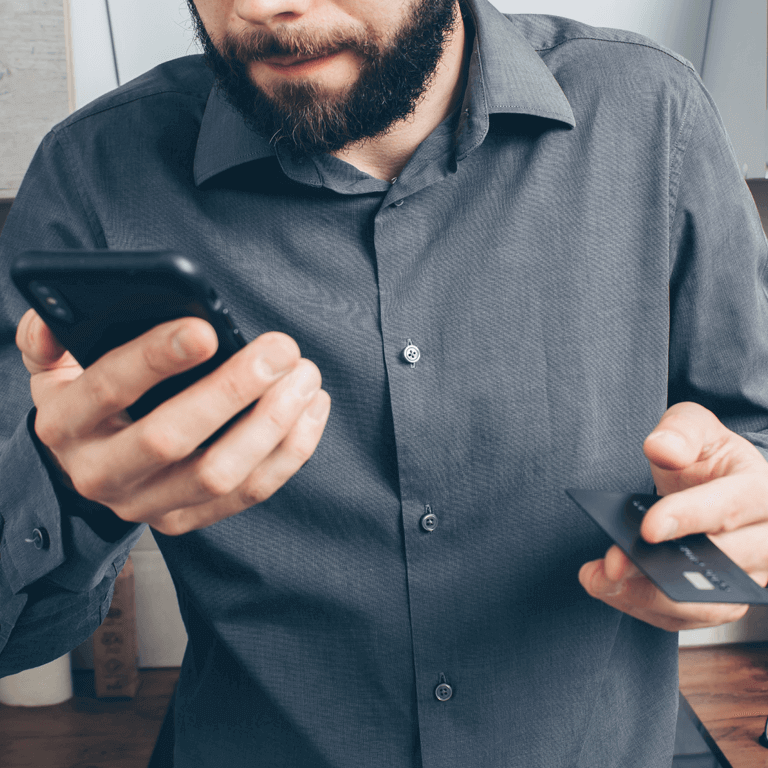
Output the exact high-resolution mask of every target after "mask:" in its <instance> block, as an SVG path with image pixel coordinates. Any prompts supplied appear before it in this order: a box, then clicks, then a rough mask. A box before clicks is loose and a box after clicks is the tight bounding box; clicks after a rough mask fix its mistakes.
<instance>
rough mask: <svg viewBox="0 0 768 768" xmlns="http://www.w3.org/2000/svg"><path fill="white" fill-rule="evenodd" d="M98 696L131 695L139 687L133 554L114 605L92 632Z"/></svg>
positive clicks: (118, 583)
mask: <svg viewBox="0 0 768 768" xmlns="http://www.w3.org/2000/svg"><path fill="white" fill-rule="evenodd" d="M93 670H94V676H95V685H96V696H97V697H99V698H122V697H128V698H132V697H133V696H135V695H136V691H137V690H138V687H139V636H138V628H137V625H136V595H135V590H134V576H133V561H132V560H131V556H130V555H129V556H128V559H127V560H126V562H125V565H124V566H123V570H122V571H120V573H119V574H118V576H117V579H116V580H115V592H114V595H113V597H112V605H111V606H110V608H109V613H108V614H107V617H106V618H105V619H104V622H103V623H102V625H101V626H100V627H99V628H98V629H97V630H96V631H95V632H94V633H93Z"/></svg>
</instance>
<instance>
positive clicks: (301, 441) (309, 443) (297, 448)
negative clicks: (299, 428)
mask: <svg viewBox="0 0 768 768" xmlns="http://www.w3.org/2000/svg"><path fill="white" fill-rule="evenodd" d="M316 447H317V441H316V440H313V439H311V438H310V437H308V436H307V435H301V436H298V437H295V438H293V439H291V440H288V441H286V442H285V450H286V451H287V453H288V455H289V456H290V457H291V458H292V459H294V461H295V462H296V463H298V464H299V465H303V464H306V462H307V461H309V459H310V457H311V456H312V454H313V453H314V452H315V448H316Z"/></svg>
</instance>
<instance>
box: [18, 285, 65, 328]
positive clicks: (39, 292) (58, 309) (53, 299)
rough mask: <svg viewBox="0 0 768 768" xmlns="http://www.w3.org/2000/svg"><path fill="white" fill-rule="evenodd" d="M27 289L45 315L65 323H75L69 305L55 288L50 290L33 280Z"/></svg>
mask: <svg viewBox="0 0 768 768" xmlns="http://www.w3.org/2000/svg"><path fill="white" fill-rule="evenodd" d="M29 289H30V290H31V291H32V293H33V294H34V295H35V296H36V297H37V300H38V301H39V302H40V306H41V307H42V308H43V310H44V311H45V312H46V313H47V314H49V315H51V316H52V317H55V318H56V319H57V320H62V321H63V322H65V323H73V322H74V321H75V318H74V316H73V314H72V310H71V309H70V308H69V305H68V304H67V302H66V301H65V300H64V297H63V296H62V295H61V294H60V293H59V292H58V291H57V290H56V289H55V288H50V287H49V286H47V285H45V284H44V283H40V282H38V281H37V280H33V281H32V282H31V283H30V284H29Z"/></svg>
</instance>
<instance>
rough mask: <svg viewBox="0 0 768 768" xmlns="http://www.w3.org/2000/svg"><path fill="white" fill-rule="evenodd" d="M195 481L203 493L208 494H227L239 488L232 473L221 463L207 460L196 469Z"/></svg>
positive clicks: (214, 495)
mask: <svg viewBox="0 0 768 768" xmlns="http://www.w3.org/2000/svg"><path fill="white" fill-rule="evenodd" d="M194 477H195V482H196V483H197V486H198V488H199V489H200V491H202V493H204V494H205V495H207V496H212V497H220V496H227V495H228V494H230V493H232V491H234V490H235V488H237V485H238V482H237V479H236V478H235V477H233V475H232V473H230V472H227V470H226V469H225V468H224V467H222V466H221V464H218V463H215V462H211V461H206V462H200V464H198V466H197V467H196V469H195V474H194Z"/></svg>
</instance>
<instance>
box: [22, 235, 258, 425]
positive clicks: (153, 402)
mask: <svg viewBox="0 0 768 768" xmlns="http://www.w3.org/2000/svg"><path fill="white" fill-rule="evenodd" d="M11 277H12V279H13V281H14V283H15V285H16V287H17V288H18V289H19V291H21V293H22V294H23V296H24V297H25V298H26V299H27V301H29V303H30V304H31V305H32V306H33V307H34V308H35V309H36V310H37V312H38V313H39V314H40V316H41V317H42V318H43V320H44V321H45V322H46V324H47V325H48V326H49V327H50V329H51V331H52V332H53V334H54V336H55V337H56V338H57V339H58V341H59V343H60V344H62V346H64V347H65V348H66V349H67V350H69V351H70V352H71V353H72V355H73V356H74V358H75V359H76V360H77V361H78V362H79V363H80V365H82V366H83V368H86V367H87V366H89V365H91V364H92V363H94V362H95V361H96V360H98V359H99V358H100V357H101V356H102V355H103V354H105V353H106V352H108V351H109V350H110V349H113V348H115V347H118V346H120V345H122V344H125V343H126V342H128V341H130V340H131V339H133V338H135V337H136V336H140V335H141V334H142V333H144V332H145V331H148V330H149V329H150V328H152V327H154V326H155V325H158V324H160V323H164V322H166V321H168V320H175V319H177V318H180V317H192V316H194V317H200V318H202V319H203V320H206V321H207V322H209V323H210V324H211V325H212V326H213V327H214V329H215V330H216V334H217V336H218V339H219V347H218V350H217V352H216V354H215V355H214V356H213V357H212V358H210V359H209V360H207V361H206V362H204V363H202V364H201V365H198V366H196V367H195V368H192V369H191V370H189V371H185V372H184V373H180V374H178V375H176V376H172V377H171V378H168V379H165V380H164V381H162V382H160V383H159V384H157V385H156V386H154V387H153V388H152V389H150V390H149V391H147V392H146V393H144V395H142V397H141V398H139V400H137V401H136V402H135V403H134V404H133V405H131V406H129V408H128V409H127V410H128V413H129V414H130V416H131V418H133V419H134V420H136V419H140V418H141V417H142V416H144V415H145V414H147V413H149V412H150V411H151V410H152V409H153V408H155V407H156V406H157V405H159V404H160V403H161V402H163V401H164V400H167V399H168V398H169V397H173V395H175V394H177V393H178V392H180V391H181V390H183V389H184V388H186V387H188V386H189V385H190V384H192V383H193V382H195V381H197V380H198V379H200V378H202V377H203V376H205V375H206V374H208V373H210V372H211V371H213V370H214V369H215V368H217V367H218V366H219V365H220V364H221V363H222V362H224V360H226V359H227V358H228V357H230V356H231V355H233V354H234V353H235V352H237V351H238V350H239V349H241V348H242V347H244V346H245V343H246V342H245V340H244V339H243V338H242V336H241V334H240V331H239V330H238V329H237V327H236V326H235V324H234V322H233V321H232V319H231V318H230V316H229V312H228V311H227V309H226V308H225V307H223V306H222V303H221V300H220V299H219V297H218V296H217V294H216V291H215V290H214V288H213V286H212V285H211V284H210V283H209V282H208V281H207V280H206V279H205V278H204V277H203V275H202V274H201V272H200V269H199V267H198V266H197V265H196V264H195V263H194V262H193V261H192V260H191V259H189V258H187V257H186V256H182V255H181V254H178V253H175V252H173V251H146V252H142V251H111V250H103V251H77V250H68V251H26V252H25V253H23V254H22V255H20V256H19V257H18V258H17V259H15V261H14V262H13V264H12V265H11Z"/></svg>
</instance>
